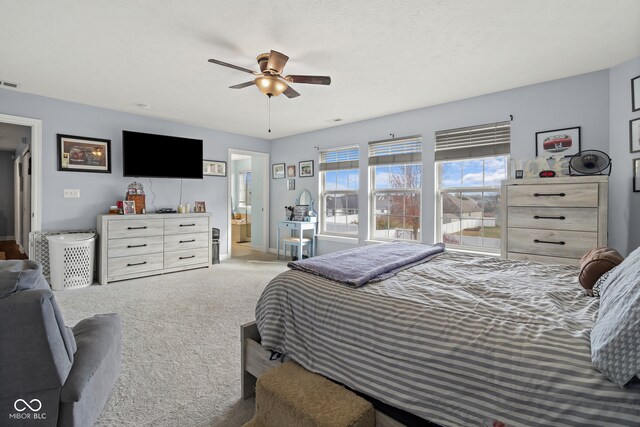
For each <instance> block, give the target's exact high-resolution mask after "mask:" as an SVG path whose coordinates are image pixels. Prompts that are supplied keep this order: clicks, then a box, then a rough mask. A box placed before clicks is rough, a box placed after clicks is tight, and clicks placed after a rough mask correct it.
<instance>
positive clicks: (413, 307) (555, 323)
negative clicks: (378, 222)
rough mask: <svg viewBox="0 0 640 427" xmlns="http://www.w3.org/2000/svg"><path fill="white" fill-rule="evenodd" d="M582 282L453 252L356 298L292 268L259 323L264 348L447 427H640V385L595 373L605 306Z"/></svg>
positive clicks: (560, 270) (571, 275)
mask: <svg viewBox="0 0 640 427" xmlns="http://www.w3.org/2000/svg"><path fill="white" fill-rule="evenodd" d="M577 276H578V270H577V268H576V267H573V266H552V265H541V264H534V263H527V262H516V261H505V260H500V259H497V258H495V257H487V256H473V255H466V254H456V253H451V252H446V253H444V254H442V255H439V256H437V257H435V258H434V259H432V260H431V261H429V262H426V263H423V264H420V265H417V266H414V267H411V268H409V269H407V270H404V271H402V272H400V273H398V274H397V275H396V276H394V277H392V278H390V279H386V280H384V281H381V282H377V283H369V284H366V285H364V286H362V287H359V288H355V289H354V288H352V287H349V286H346V285H344V284H340V283H337V282H333V281H330V280H328V279H325V278H322V277H318V276H315V275H312V274H308V273H305V272H301V271H296V270H290V271H287V272H284V273H282V274H280V275H278V276H277V277H275V278H274V279H273V280H272V281H271V282H270V283H269V284H268V285H267V287H266V288H265V290H264V292H263V294H262V296H261V297H260V300H259V302H258V304H257V307H256V323H257V326H258V329H259V332H260V336H261V340H262V345H263V346H264V347H265V348H268V349H271V350H274V351H277V352H280V353H283V354H286V355H288V356H289V357H290V358H292V359H293V360H295V361H297V362H298V363H300V364H301V365H303V366H304V367H305V368H307V369H309V370H311V371H313V372H318V373H320V374H322V375H324V376H326V377H328V378H331V379H332V380H334V381H337V382H340V383H342V384H345V385H346V386H348V387H350V388H352V389H354V390H358V391H360V392H362V393H365V394H367V395H369V396H371V397H373V398H375V399H378V400H380V401H382V402H384V403H386V404H389V405H391V406H394V407H396V408H399V409H402V410H405V411H407V412H410V413H412V414H414V415H417V416H419V417H421V418H424V419H425V420H429V421H432V422H434V423H437V424H440V425H443V426H480V425H485V424H483V423H487V424H486V425H491V421H492V420H498V421H501V422H504V423H506V424H507V425H509V426H534V425H547V426H552V425H590V426H596V425H597V426H638V425H640V384H637V383H636V384H634V385H631V386H627V388H625V389H622V388H620V387H619V386H617V385H616V384H614V383H612V382H610V381H609V380H608V379H607V378H606V377H605V376H603V375H602V374H601V373H600V372H598V371H597V370H596V369H595V368H594V367H593V365H592V364H591V355H590V340H589V333H590V330H591V327H592V326H593V323H594V321H595V318H596V315H597V311H598V299H596V298H591V297H588V296H585V295H584V294H583V292H582V288H581V287H580V285H579V284H578V282H577Z"/></svg>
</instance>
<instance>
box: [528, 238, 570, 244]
mask: <svg viewBox="0 0 640 427" xmlns="http://www.w3.org/2000/svg"><path fill="white" fill-rule="evenodd" d="M533 243H548V244H550V245H565V244H566V243H565V242H563V241H562V240H561V241H559V242H550V241H549V240H538V239H533Z"/></svg>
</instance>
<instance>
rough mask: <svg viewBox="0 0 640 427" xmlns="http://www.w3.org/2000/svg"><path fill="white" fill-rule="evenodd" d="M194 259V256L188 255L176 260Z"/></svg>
mask: <svg viewBox="0 0 640 427" xmlns="http://www.w3.org/2000/svg"><path fill="white" fill-rule="evenodd" d="M195 257H196V256H195V255H190V256H181V257H180V258H178V259H189V258H195Z"/></svg>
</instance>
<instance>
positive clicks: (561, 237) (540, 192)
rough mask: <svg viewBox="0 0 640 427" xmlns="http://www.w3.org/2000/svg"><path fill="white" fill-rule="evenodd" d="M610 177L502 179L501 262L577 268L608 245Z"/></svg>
mask: <svg viewBox="0 0 640 427" xmlns="http://www.w3.org/2000/svg"><path fill="white" fill-rule="evenodd" d="M608 183H609V181H608V176H602V175H599V176H579V177H578V176H576V177H558V178H533V179H518V180H515V179H509V180H505V181H502V194H501V204H502V209H501V211H502V212H501V213H502V215H501V216H502V218H503V221H502V248H501V249H502V258H505V259H511V260H522V261H535V262H543V263H553V264H572V265H578V264H579V263H580V258H581V257H582V255H584V254H585V253H587V252H588V251H589V250H590V249H592V248H594V247H596V246H606V245H607V203H608Z"/></svg>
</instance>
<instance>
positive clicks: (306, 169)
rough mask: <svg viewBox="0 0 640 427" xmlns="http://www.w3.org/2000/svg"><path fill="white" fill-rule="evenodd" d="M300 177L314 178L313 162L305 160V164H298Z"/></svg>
mask: <svg viewBox="0 0 640 427" xmlns="http://www.w3.org/2000/svg"><path fill="white" fill-rule="evenodd" d="M298 168H299V169H298V174H299V175H298V176H299V177H300V178H305V177H308V176H313V160H305V161H303V162H298Z"/></svg>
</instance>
